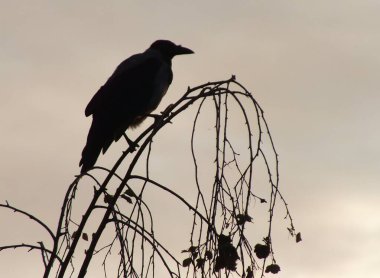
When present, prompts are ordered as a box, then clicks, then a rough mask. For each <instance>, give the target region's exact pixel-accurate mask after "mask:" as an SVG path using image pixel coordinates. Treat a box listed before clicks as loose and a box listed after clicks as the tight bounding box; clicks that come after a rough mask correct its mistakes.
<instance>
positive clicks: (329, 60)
mask: <svg viewBox="0 0 380 278" xmlns="http://www.w3.org/2000/svg"><path fill="white" fill-rule="evenodd" d="M379 11H380V2H379V1H374V0H361V1H359V0H356V1H353V0H344V1H343V0H336V1H325V0H320V1H310V0H289V1H271V0H251V1H234V2H233V1H169V0H161V1H151V3H147V2H144V3H142V2H141V1H107V3H106V2H105V1H100V0H99V1H98V0H97V1H93V0H92V1H87V0H86V1H71V0H70V1H62V2H61V3H58V2H53V1H0V36H1V39H0V100H1V101H0V107H1V109H0V129H1V131H2V136H1V139H0V153H1V158H0V167H1V169H2V170H1V171H0V196H1V202H4V201H5V200H8V201H9V202H10V203H11V204H13V205H16V206H17V207H20V208H22V209H25V210H27V211H30V212H32V213H33V214H35V215H36V216H38V217H40V218H41V219H43V220H45V221H46V222H47V223H48V224H49V225H50V226H51V227H52V228H53V229H55V225H56V222H57V218H58V214H59V211H60V206H61V203H62V200H63V197H64V193H65V190H66V188H67V186H68V185H69V184H70V182H71V181H72V179H73V177H74V175H76V174H78V173H79V167H78V162H79V159H80V153H81V151H82V148H83V146H84V143H85V138H86V135H87V132H88V128H89V125H90V119H89V118H86V117H85V116H84V108H85V107H86V105H87V103H88V101H89V100H90V98H91V97H92V96H93V94H94V93H95V92H96V90H97V89H98V88H99V87H100V86H101V85H102V84H103V83H104V82H105V81H106V79H107V78H108V77H109V75H110V74H111V73H112V71H113V70H114V69H115V67H116V66H117V65H118V64H119V63H120V62H121V61H122V60H123V59H125V58H127V57H129V56H130V55H132V54H134V53H137V52H142V51H144V50H145V49H146V48H148V47H149V45H150V44H151V43H152V42H153V41H154V40H156V39H170V40H172V41H174V42H176V43H178V44H182V45H183V46H187V47H189V48H191V49H193V50H194V51H195V54H194V55H191V56H187V57H178V58H175V59H174V61H173V71H174V81H173V83H172V86H171V87H170V89H169V92H168V94H167V95H166V97H165V99H164V101H163V102H162V105H161V106H160V108H161V109H162V108H164V107H165V106H166V105H167V104H169V103H170V102H172V101H174V100H176V99H177V98H179V97H180V95H181V94H182V93H183V92H184V91H185V89H186V88H187V86H191V87H193V86H195V85H198V84H201V83H204V82H206V81H215V80H221V79H227V78H229V77H230V76H231V74H235V75H236V76H237V79H238V81H240V82H241V83H242V84H244V85H245V87H247V88H248V89H249V90H250V91H252V92H254V96H255V98H256V99H257V100H258V101H259V103H260V104H261V105H262V107H263V108H264V110H265V115H266V117H267V120H268V122H269V125H270V127H271V131H272V135H273V137H274V140H275V143H276V147H277V151H278V153H279V155H280V175H281V185H280V186H281V188H282V193H283V195H284V196H285V197H286V199H287V201H288V203H289V206H290V209H291V211H292V215H293V218H294V221H295V225H296V229H297V231H300V232H301V233H302V235H303V241H302V243H299V244H295V243H294V241H293V239H292V238H290V237H288V236H287V234H286V230H284V225H283V220H282V217H279V218H278V219H277V220H276V221H278V222H276V223H278V224H277V225H275V229H276V235H278V238H277V247H276V259H277V262H278V263H279V264H280V265H281V269H282V270H281V272H280V273H279V274H278V275H277V277H285V278H291V277H292V278H303V277H308V278H333V277H345V278H353V277H355V278H356V277H367V278H375V277H379V273H378V267H379V265H380V255H379V251H378V250H379V247H380V218H379V216H378V214H379V212H380V189H379V186H378V182H379V179H380V173H379V170H380V162H379V160H378V157H379V156H380V147H379V145H378V142H380V131H379V129H378V121H379V119H380V110H379V108H378V107H379V105H380V96H379V93H378V90H379V89H380V80H379V77H380V76H379V72H380V55H379V53H378V51H379V49H380V32H379V26H380V17H379V16H378V14H379ZM160 108H159V109H160ZM159 109H158V110H159ZM171 142H172V143H173V142H174V143H173V144H174V145H173V146H170V147H168V148H167V149H165V144H161V145H160V149H158V150H156V152H157V156H158V157H161V158H162V159H166V156H167V155H168V152H170V149H171V148H175V147H176V145H175V142H176V140H172V141H171ZM123 146H124V145H123ZM123 146H119V148H118V147H117V146H116V147H114V149H113V150H110V151H109V152H107V153H106V155H105V156H103V157H101V158H100V159H99V163H100V164H101V165H104V166H110V165H111V164H112V163H113V162H114V161H115V160H116V159H117V158H118V154H119V152H120V151H121V150H122V149H123V148H122V147H123ZM160 152H161V153H160ZM163 168H164V167H163ZM165 170H167V169H162V172H163V175H165ZM178 186H180V185H178ZM279 208H280V209H279V215H280V216H281V215H282V214H281V213H282V211H281V206H280V205H279ZM0 223H1V231H0V244H1V245H5V244H9V243H22V242H24V243H26V242H31V243H35V242H36V241H38V240H39V239H40V238H41V236H40V235H41V234H42V232H41V229H39V228H36V227H35V225H34V224H31V223H30V222H28V221H27V220H26V219H25V218H23V217H21V216H20V215H15V214H12V213H10V212H9V211H1V210H0ZM183 247H185V246H182V245H181V246H180V247H179V248H182V249H183ZM39 267H42V263H41V259H40V255H39V254H38V252H34V253H27V252H25V250H18V251H7V252H1V253H0V276H2V277H40V276H41V269H40V268H39ZM269 277H271V276H269ZM273 277H275V276H273Z"/></svg>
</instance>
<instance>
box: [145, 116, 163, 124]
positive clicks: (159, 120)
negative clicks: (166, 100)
mask: <svg viewBox="0 0 380 278" xmlns="http://www.w3.org/2000/svg"><path fill="white" fill-rule="evenodd" d="M148 117H151V118H153V119H154V123H153V125H155V126H157V125H159V124H160V123H162V122H163V120H164V118H165V116H164V115H160V114H149V115H148Z"/></svg>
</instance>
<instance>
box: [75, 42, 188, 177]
mask: <svg viewBox="0 0 380 278" xmlns="http://www.w3.org/2000/svg"><path fill="white" fill-rule="evenodd" d="M191 53H194V52H193V51H192V50H191V49H188V48H186V47H183V46H180V45H176V44H174V43H173V42H171V41H168V40H157V41H155V42H154V43H153V44H152V45H151V46H150V47H149V48H148V49H147V50H146V51H144V52H143V53H139V54H135V55H133V56H131V57H129V58H128V59H126V60H124V61H123V62H122V63H121V64H120V65H119V66H118V67H117V68H116V70H115V71H114V73H113V74H112V75H111V77H110V78H109V79H108V80H107V82H106V83H105V84H104V85H103V86H102V87H101V88H100V89H99V90H98V91H97V93H96V94H95V95H94V96H93V98H92V99H91V100H90V102H89V103H88V105H87V107H86V110H85V115H86V117H88V116H90V115H92V124H91V127H90V130H89V132H88V136H87V142H86V146H85V147H84V149H83V151H82V159H81V160H80V162H79V166H82V168H81V173H84V172H87V171H88V170H90V169H91V168H92V167H93V166H94V165H95V163H96V160H97V159H98V157H99V154H100V152H101V151H102V152H103V154H104V153H105V152H106V151H107V149H108V148H109V146H110V145H111V144H112V142H113V141H118V140H119V139H120V138H121V137H122V136H123V135H124V133H125V131H126V130H127V129H128V128H130V127H136V126H138V125H139V124H141V122H142V121H144V120H145V118H146V117H147V116H148V115H149V114H150V113H151V112H152V111H153V110H154V109H156V108H157V106H158V105H159V103H160V102H161V99H162V97H163V96H164V95H165V93H166V91H167V90H168V87H169V85H170V84H171V82H172V80H173V72H172V69H171V61H172V59H173V57H174V56H176V55H181V54H191ZM126 138H127V141H128V143H129V144H131V143H132V142H131V140H129V139H128V137H126Z"/></svg>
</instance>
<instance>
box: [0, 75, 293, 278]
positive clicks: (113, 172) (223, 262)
mask: <svg viewBox="0 0 380 278" xmlns="http://www.w3.org/2000/svg"><path fill="white" fill-rule="evenodd" d="M206 105H211V107H214V109H213V111H212V114H207V118H208V119H209V120H211V121H213V126H214V128H213V130H214V137H213V138H210V141H212V142H214V152H213V157H212V158H210V161H212V163H211V165H209V166H208V167H207V173H206V174H207V175H208V176H209V177H211V178H210V179H209V180H210V181H211V182H204V181H203V176H204V175H205V173H204V171H203V170H204V169H203V167H201V166H200V162H199V152H198V151H197V147H198V146H197V144H196V136H197V131H198V130H199V126H200V123H201V120H200V115H202V113H206V112H205V109H204V108H205V107H206ZM190 106H192V107H193V108H194V107H195V108H196V109H195V111H196V112H195V115H194V116H193V117H194V120H193V124H192V131H191V138H190V148H191V156H192V161H193V165H194V168H193V169H188V171H189V172H194V180H193V184H194V185H195V186H194V194H195V196H196V198H195V200H192V201H190V200H189V199H191V198H188V196H183V195H180V194H179V193H177V192H176V191H175V190H173V189H171V188H170V187H169V186H168V185H166V184H163V183H161V182H160V181H158V180H154V179H153V178H152V177H151V175H150V171H151V169H152V168H151V165H150V161H151V156H152V148H153V145H154V143H153V139H154V138H155V136H156V135H157V134H158V133H159V132H163V130H162V129H163V128H165V127H167V125H168V124H171V123H173V124H175V119H176V117H177V116H178V115H180V114H183V113H188V111H190V110H191V109H188V108H189V107H190ZM207 107H209V106H207ZM207 113H210V110H207ZM252 115H254V116H252ZM188 116H189V115H188ZM233 118H234V119H235V120H236V118H238V119H239V120H238V121H239V122H240V123H244V125H242V126H243V128H241V129H240V130H238V131H237V132H239V136H240V137H241V138H245V141H244V142H243V141H241V142H239V143H236V142H235V140H232V139H231V138H232V137H233V136H232V135H231V132H232V131H231V126H232V124H231V121H232V119H233ZM234 132H236V130H235V131H234ZM179 137H180V136H179ZM244 144H245V145H244ZM134 145H135V146H138V147H137V149H136V150H133V148H127V149H126V150H125V151H124V152H123V153H122V154H121V156H120V157H119V159H118V160H117V162H116V163H115V164H114V166H113V167H112V168H111V169H107V168H104V167H94V169H93V170H91V171H89V172H87V173H83V174H81V175H80V176H77V177H76V178H75V180H74V181H73V182H72V184H70V186H69V187H68V189H67V192H66V195H65V197H64V201H63V205H62V210H61V213H60V216H59V219H58V224H57V227H56V231H55V232H53V231H52V230H51V229H50V228H49V227H48V226H47V225H46V224H44V222H42V221H41V220H39V219H38V218H36V217H34V216H32V215H31V214H29V213H28V212H25V211H23V210H20V209H18V208H16V207H14V206H12V205H10V204H9V203H8V202H6V203H5V204H2V205H1V207H3V208H5V209H9V210H13V211H14V212H16V213H21V214H24V215H25V216H28V217H29V218H30V219H31V220H33V221H35V222H37V223H38V224H39V225H41V226H42V227H43V228H44V229H45V230H46V231H47V232H48V234H49V235H50V237H51V240H50V242H48V241H47V240H44V241H41V242H38V243H37V244H34V245H33V244H16V245H9V246H1V247H0V251H2V250H6V249H11V248H13V249H15V248H27V249H29V250H39V251H40V252H41V255H42V262H43V264H44V268H45V273H44V277H46V278H47V277H59V278H62V277H68V276H70V275H75V277H85V275H86V273H87V270H88V269H89V266H90V262H91V261H92V260H93V259H94V257H95V256H97V257H99V256H101V258H102V260H101V261H102V268H103V271H104V277H107V274H108V275H109V268H108V267H107V262H108V259H109V257H110V256H111V253H112V252H117V257H118V261H119V263H118V267H117V269H115V270H114V271H115V273H116V276H117V277H124V278H126V277H156V276H157V275H158V274H157V273H158V270H159V271H163V270H165V272H166V277H245V278H250V277H254V275H256V276H260V277H263V276H264V273H268V272H270V273H277V272H279V271H280V267H279V265H278V264H277V262H276V260H275V257H274V251H273V250H274V246H273V241H272V227H273V226H272V224H273V219H274V218H273V216H274V211H275V206H276V203H277V201H278V200H280V201H281V202H282V203H283V204H284V207H285V210H286V217H285V218H286V219H287V220H288V221H289V222H288V223H289V227H288V231H289V233H290V235H291V236H293V237H295V238H296V241H297V242H298V241H300V240H301V235H300V233H296V230H295V228H294V225H293V220H292V217H291V215H290V212H289V210H288V205H287V203H286V202H285V200H284V198H283V196H282V194H281V193H280V191H279V187H278V186H279V177H280V176H279V170H278V154H277V151H276V149H275V146H274V143H273V138H272V135H271V133H270V131H269V128H268V124H267V121H266V120H265V117H264V112H263V110H262V108H261V107H260V105H259V104H258V103H257V101H256V100H255V99H254V98H253V96H252V94H251V93H250V92H249V91H248V90H247V89H246V88H244V87H243V86H242V85H241V84H240V83H239V82H237V81H236V80H235V77H234V76H232V78H230V79H228V80H224V81H217V82H209V83H206V84H202V85H199V86H197V87H194V88H188V89H187V91H186V93H185V94H184V95H183V96H182V97H181V98H180V99H179V100H178V101H177V102H175V103H173V104H171V105H169V106H168V107H167V108H166V109H165V110H164V112H162V113H161V116H160V117H157V116H156V117H155V120H154V122H153V123H152V124H151V125H150V126H149V127H147V128H146V129H145V130H143V131H142V132H141V133H140V135H139V136H138V137H137V139H136V140H135V141H134ZM238 150H240V151H238ZM241 150H245V153H244V154H243V153H241ZM210 153H211V152H210ZM259 161H260V163H261V164H262V165H263V166H264V169H266V172H267V173H266V175H267V180H268V185H269V186H268V191H267V192H268V195H267V196H259V195H258V194H257V193H256V190H255V186H256V185H255V180H254V178H255V177H256V175H257V173H256V172H255V165H256V163H259ZM126 162H128V164H127V163H126ZM138 163H143V164H144V168H145V170H144V173H143V174H141V173H139V171H137V165H138ZM178 163H181V161H178ZM122 164H123V165H124V166H127V167H126V168H123V167H120V166H121V165H122ZM168 170H170V169H168ZM201 172H202V173H201ZM85 180H87V181H88V180H90V181H91V183H92V184H94V188H93V196H92V199H91V200H90V201H89V202H88V204H86V206H87V208H86V209H85V210H84V211H81V212H80V213H78V212H77V210H78V203H77V202H76V199H75V198H76V196H77V194H78V193H79V192H80V190H81V189H82V188H81V187H80V185H81V183H83V182H84V181H85ZM181 182H182V181H179V183H181ZM151 188H154V189H156V190H159V191H161V192H163V193H164V194H166V195H167V196H168V197H169V198H171V199H172V200H173V209H175V206H178V204H180V205H182V206H184V207H186V208H187V209H189V211H190V212H191V214H192V221H191V222H190V223H189V224H190V225H191V226H190V227H191V228H190V231H189V234H188V235H186V236H184V237H183V238H184V241H183V242H178V243H177V246H183V247H182V248H181V249H183V250H182V253H181V254H180V255H179V256H178V254H176V251H178V250H174V251H173V250H169V247H168V246H167V245H165V244H164V243H162V242H161V241H160V238H162V235H160V234H159V233H158V232H157V231H156V230H155V227H156V226H155V225H156V222H155V219H156V216H157V215H156V214H157V213H159V212H156V211H154V210H152V209H151V208H150V206H151V204H150V203H149V201H147V200H146V197H145V196H146V194H147V192H149V190H150V189H151ZM170 205H171V204H170ZM254 205H255V208H256V207H259V206H265V207H266V208H267V211H268V215H267V227H266V233H265V234H262V235H260V236H261V237H262V241H261V242H252V240H251V239H250V234H248V233H247V231H248V230H249V227H250V226H254V225H255V223H254V222H253V220H254V219H253V216H252V214H253V213H254V211H255V209H254V208H253V206H254ZM78 215H80V216H79V217H78ZM77 219H80V220H79V222H77V221H76V220H77ZM171 220H172V222H173V225H172V226H171V227H166V231H167V232H168V233H175V232H176V229H175V226H176V222H177V219H171ZM89 225H91V226H92V227H93V229H94V233H92V234H88V233H87V232H86V229H87V227H88V226H89ZM110 228H112V229H110ZM251 232H252V230H251ZM251 232H250V233H251ZM83 243H86V244H87V245H88V246H87V248H86V249H85V250H84V251H85V254H84V255H83V259H81V261H80V262H78V260H76V259H75V258H76V257H80V255H79V254H82V253H81V252H83V248H82V245H83ZM253 243H255V244H254V245H253ZM181 249H180V250H181ZM91 267H96V266H92V265H91ZM112 277H114V276H112ZM161 277H162V276H161Z"/></svg>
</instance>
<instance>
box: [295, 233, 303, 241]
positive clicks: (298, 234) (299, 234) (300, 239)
mask: <svg viewBox="0 0 380 278" xmlns="http://www.w3.org/2000/svg"><path fill="white" fill-rule="evenodd" d="M300 241H302V238H301V233H297V234H296V242H297V243H298V242H300Z"/></svg>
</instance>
